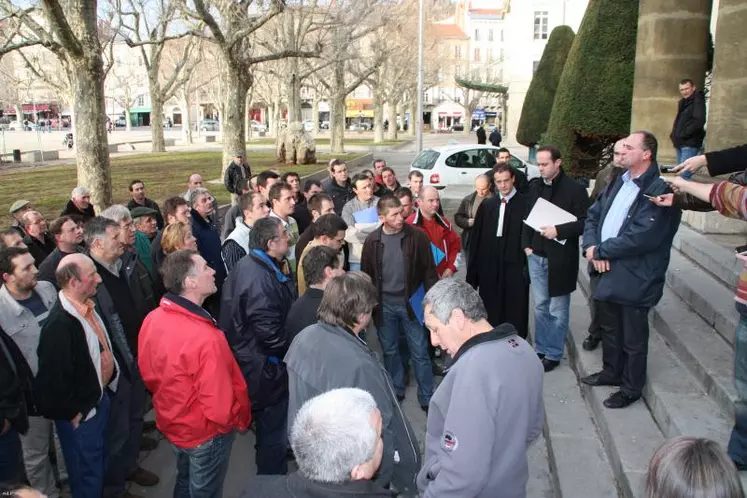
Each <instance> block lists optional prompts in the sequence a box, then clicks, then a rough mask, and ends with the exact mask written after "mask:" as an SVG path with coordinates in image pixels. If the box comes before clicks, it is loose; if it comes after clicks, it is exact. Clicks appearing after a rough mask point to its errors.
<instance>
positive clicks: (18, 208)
mask: <svg viewBox="0 0 747 498" xmlns="http://www.w3.org/2000/svg"><path fill="white" fill-rule="evenodd" d="M32 209H34V207H33V206H32V205H31V201H27V200H26V199H20V200H17V201H16V202H14V203H13V204H11V205H10V210H9V211H8V212H9V213H10V215H11V216H12V217H13V223H11V224H10V228H12V229H13V230H15V231H16V232H18V234H19V235H20V236H21V238H23V237H25V236H26V235H28V234H27V233H26V230H25V229H24V228H23V221H22V220H21V218H22V217H23V215H24V213H26V212H28V211H31V210H32Z"/></svg>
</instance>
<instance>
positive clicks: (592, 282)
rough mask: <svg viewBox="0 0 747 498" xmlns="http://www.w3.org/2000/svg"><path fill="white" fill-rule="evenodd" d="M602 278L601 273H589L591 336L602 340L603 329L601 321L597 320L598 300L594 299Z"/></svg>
mask: <svg viewBox="0 0 747 498" xmlns="http://www.w3.org/2000/svg"><path fill="white" fill-rule="evenodd" d="M600 278H601V275H600V274H599V273H597V272H589V314H590V315H591V323H589V335H590V336H592V337H596V338H600V339H601V337H602V329H601V328H600V327H599V319H598V318H597V300H596V299H594V297H593V296H594V291H595V290H596V289H597V284H599V279H600Z"/></svg>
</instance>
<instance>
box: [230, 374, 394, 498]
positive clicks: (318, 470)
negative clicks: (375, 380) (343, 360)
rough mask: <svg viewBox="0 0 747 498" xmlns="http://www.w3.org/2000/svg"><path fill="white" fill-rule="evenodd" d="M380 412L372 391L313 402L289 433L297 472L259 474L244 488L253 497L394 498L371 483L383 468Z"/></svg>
mask: <svg viewBox="0 0 747 498" xmlns="http://www.w3.org/2000/svg"><path fill="white" fill-rule="evenodd" d="M381 425H382V421H381V412H380V411H379V410H378V408H376V401H375V400H374V398H373V396H371V394H370V393H368V392H367V391H364V390H362V389H355V388H343V389H333V390H331V391H327V392H325V393H324V394H320V395H319V396H316V397H314V398H311V399H310V400H308V401H307V402H306V403H304V405H303V406H302V407H301V409H300V410H299V411H298V415H297V416H296V419H295V421H294V422H293V428H292V429H291V433H290V444H291V448H293V453H294V454H295V455H296V463H297V464H298V472H297V473H295V474H291V475H289V476H258V477H257V478H256V479H254V481H252V483H251V484H250V485H249V487H247V488H246V489H245V490H244V493H243V494H242V496H243V497H245V498H249V497H253V496H299V497H300V496H324V497H327V498H334V497H340V498H342V497H349V496H356V497H368V498H390V497H391V496H392V493H391V492H390V491H389V490H387V489H384V488H382V487H381V486H379V485H378V484H376V483H375V482H373V481H371V478H372V477H373V475H374V474H375V473H376V470H377V469H378V468H379V465H380V464H381V458H382V453H383V450H384V444H383V442H382V440H381Z"/></svg>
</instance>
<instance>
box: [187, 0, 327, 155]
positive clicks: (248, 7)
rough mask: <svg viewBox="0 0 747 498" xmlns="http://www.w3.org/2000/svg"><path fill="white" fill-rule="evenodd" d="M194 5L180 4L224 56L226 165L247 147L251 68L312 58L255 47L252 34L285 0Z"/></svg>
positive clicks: (235, 0)
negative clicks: (260, 64) (258, 65)
mask: <svg viewBox="0 0 747 498" xmlns="http://www.w3.org/2000/svg"><path fill="white" fill-rule="evenodd" d="M191 3H192V4H193V6H194V8H191V7H190V6H188V5H187V4H186V2H185V3H184V4H182V7H181V8H182V9H183V11H184V12H185V13H186V14H187V15H188V16H189V17H190V18H192V19H194V20H197V21H198V22H201V23H204V25H205V26H207V32H208V33H209V34H206V35H204V36H206V37H209V39H210V41H212V42H213V43H214V44H215V45H216V47H217V48H218V50H219V51H220V53H221V56H222V57H223V60H224V62H225V64H224V65H223V68H222V71H221V75H220V76H221V78H220V79H221V82H222V84H223V85H224V90H225V91H224V93H223V101H222V105H221V107H222V112H223V114H222V121H221V132H222V135H223V164H224V167H226V166H227V165H228V162H229V160H230V158H231V156H232V155H233V154H234V152H235V151H244V150H246V142H245V139H244V137H245V131H244V126H245V124H244V115H245V114H246V95H247V91H248V90H249V88H250V87H251V86H252V83H253V79H252V67H253V66H254V65H255V64H258V63H260V62H266V61H272V60H278V59H283V58H286V57H291V56H294V57H312V56H315V55H316V54H314V53H311V52H303V51H294V50H287V49H284V50H278V51H273V52H267V51H261V50H258V49H256V48H257V47H255V41H256V37H255V36H254V35H255V33H256V32H257V31H258V30H259V29H261V28H262V27H263V26H264V25H265V24H266V23H267V22H268V21H270V19H272V18H274V17H275V16H277V15H278V14H279V13H280V12H282V11H283V9H284V8H285V1H284V0H268V1H267V2H261V1H260V0H256V1H255V0H213V1H212V2H211V3H210V4H208V3H207V2H206V1H205V0H193V1H192V2H191Z"/></svg>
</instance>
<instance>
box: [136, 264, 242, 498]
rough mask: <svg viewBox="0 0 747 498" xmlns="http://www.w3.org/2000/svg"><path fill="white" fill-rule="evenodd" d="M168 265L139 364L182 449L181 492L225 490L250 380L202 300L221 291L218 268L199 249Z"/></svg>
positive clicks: (162, 422) (167, 429) (143, 334)
mask: <svg viewBox="0 0 747 498" xmlns="http://www.w3.org/2000/svg"><path fill="white" fill-rule="evenodd" d="M161 271H162V273H163V283H164V286H165V287H166V289H167V290H168V293H166V295H164V297H163V298H162V299H161V305H160V307H159V308H158V309H156V310H154V311H152V312H151V313H150V314H149V315H148V316H147V318H146V319H145V321H144V322H143V326H142V329H141V330H140V336H139V339H138V344H139V348H138V349H139V351H140V355H139V357H138V366H139V367H140V372H141V374H142V376H143V381H144V382H145V385H146V386H147V388H148V390H150V391H151V392H152V393H153V407H154V408H155V410H156V424H157V426H158V429H159V430H160V431H161V432H162V433H163V435H164V436H166V438H167V439H168V440H169V441H170V442H171V444H172V445H174V449H175V450H176V454H177V463H176V466H177V477H176V484H175V489H174V496H175V497H179V498H181V497H189V496H200V497H205V498H208V497H210V498H220V497H221V496H222V490H223V480H224V478H225V476H226V470H228V461H229V457H230V455H231V446H232V444H233V440H234V436H235V432H236V430H239V431H245V430H246V429H247V427H248V426H249V422H250V421H251V415H250V413H251V412H250V407H249V397H248V395H247V389H246V383H245V382H244V377H243V376H242V375H241V370H239V366H238V365H237V364H236V360H235V359H234V357H233V353H232V352H231V348H230V347H229V346H228V342H227V341H226V336H225V335H224V334H223V332H221V331H220V329H218V327H217V325H216V322H215V320H214V319H213V317H212V316H210V314H209V313H208V312H207V311H205V310H204V309H202V307H201V306H202V304H203V302H204V301H205V299H206V298H207V297H208V296H210V295H212V294H214V293H215V291H216V286H215V271H214V270H213V269H212V268H210V267H209V266H208V265H207V263H206V262H205V260H204V259H203V258H202V256H200V255H199V254H197V253H196V252H193V251H177V252H175V253H173V254H170V255H169V256H167V257H166V260H165V261H164V264H163V266H162V267H161Z"/></svg>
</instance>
